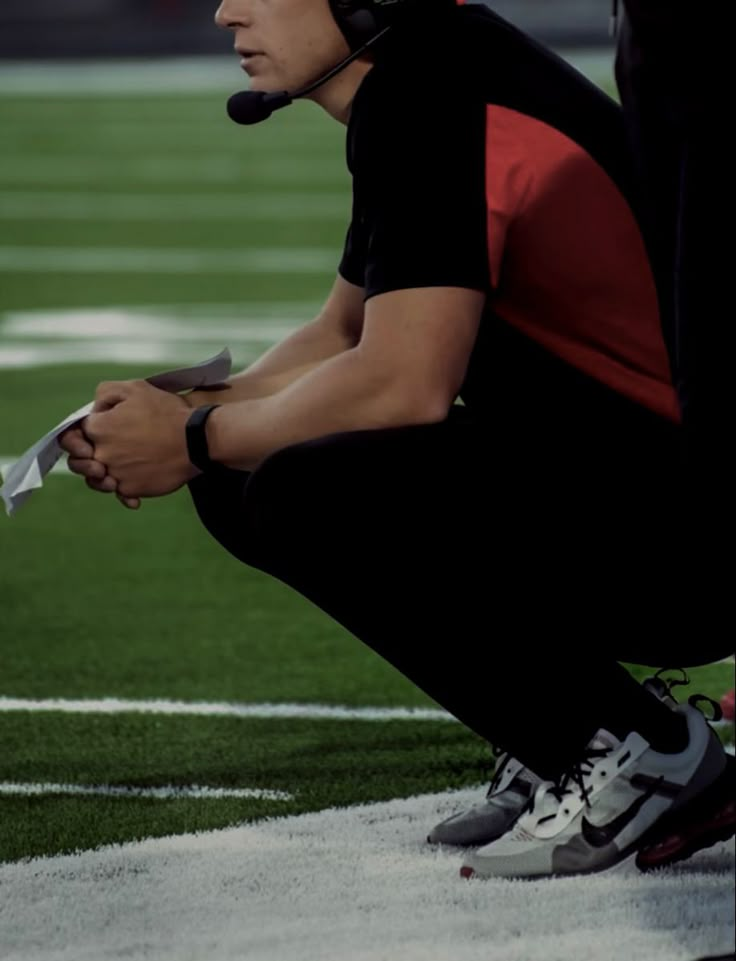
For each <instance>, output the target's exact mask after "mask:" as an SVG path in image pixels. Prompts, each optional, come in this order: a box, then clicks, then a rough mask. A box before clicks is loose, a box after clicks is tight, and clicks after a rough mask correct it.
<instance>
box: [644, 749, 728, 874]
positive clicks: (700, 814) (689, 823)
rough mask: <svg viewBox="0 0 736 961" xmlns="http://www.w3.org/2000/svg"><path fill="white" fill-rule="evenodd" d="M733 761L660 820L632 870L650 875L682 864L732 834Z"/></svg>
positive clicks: (725, 839)
mask: <svg viewBox="0 0 736 961" xmlns="http://www.w3.org/2000/svg"><path fill="white" fill-rule="evenodd" d="M735 773H736V761H734V758H733V757H730V756H729V757H728V759H727V763H726V769H725V770H724V772H723V774H721V776H720V777H719V778H718V779H717V780H716V781H714V782H713V784H711V786H710V787H709V788H708V789H707V790H706V791H704V792H703V793H702V794H701V795H699V796H698V797H696V798H694V799H693V800H692V801H691V802H690V803H689V804H686V805H684V806H683V807H682V808H680V809H679V810H678V811H676V812H674V813H673V814H672V815H671V816H670V817H669V818H668V819H667V820H666V822H665V818H662V819H660V822H659V823H658V824H657V832H656V835H655V836H654V837H652V838H649V839H647V843H646V844H645V845H644V846H643V847H642V848H641V849H640V850H639V851H638V852H637V855H636V866H637V867H638V868H639V870H640V871H652V870H654V869H655V868H661V867H664V866H665V865H666V864H674V863H675V862H676V861H684V860H685V859H686V858H689V857H692V855H693V854H695V852H696V851H700V850H701V849H702V848H709V847H712V845H714V844H717V843H718V842H719V841H727V840H728V839H729V838H731V837H733V836H734V834H736V780H735V779H734V774H735Z"/></svg>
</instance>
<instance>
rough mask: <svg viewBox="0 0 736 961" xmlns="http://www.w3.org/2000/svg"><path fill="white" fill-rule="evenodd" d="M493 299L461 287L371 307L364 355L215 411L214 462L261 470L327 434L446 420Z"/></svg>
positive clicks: (403, 293)
mask: <svg viewBox="0 0 736 961" xmlns="http://www.w3.org/2000/svg"><path fill="white" fill-rule="evenodd" d="M484 300H485V298H484V295H483V294H482V293H480V292H478V291H473V290H466V289H462V288H422V289H411V290H400V291H393V292H389V293H385V294H381V295H379V296H376V297H374V298H372V299H371V300H369V301H368V303H367V304H366V316H365V325H364V330H363V335H362V337H361V340H360V342H359V344H358V345H357V346H355V347H354V348H352V349H349V350H346V351H343V352H341V353H340V354H339V355H336V356H333V357H332V358H330V359H329V360H326V361H324V362H323V363H322V364H320V365H319V366H318V367H317V368H316V369H314V370H312V371H311V372H310V373H307V374H304V375H303V376H301V377H300V378H299V379H298V380H296V381H294V382H292V383H291V384H290V385H289V386H288V387H286V388H285V389H284V390H281V391H279V392H278V393H276V394H273V395H270V396H268V397H261V398H254V399H247V400H243V401H240V402H238V403H235V404H230V405H227V406H225V407H222V408H220V409H219V410H216V411H215V412H214V413H213V414H212V415H211V417H210V419H209V421H208V423H207V438H208V444H209V450H210V456H211V457H212V458H213V460H216V461H220V462H221V463H223V464H226V465H227V466H228V467H234V468H239V469H241V470H253V469H255V468H256V467H257V466H258V464H259V463H260V462H261V461H263V460H264V459H265V458H266V457H267V456H268V455H269V454H271V453H273V452H274V451H277V450H280V449H282V448H285V447H288V446H290V445H291V444H295V443H299V442H301V441H305V440H310V439H312V438H316V437H321V436H324V435H326V434H332V433H339V432H342V431H355V430H372V429H380V428H389V427H396V426H401V425H409V424H422V423H432V422H436V421H440V420H443V419H444V418H445V417H446V416H447V412H448V410H449V408H450V406H451V405H452V403H453V401H454V399H455V397H456V395H457V393H458V391H459V389H460V386H461V384H462V381H463V379H464V377H465V372H466V369H467V365H468V361H469V358H470V354H471V352H472V349H473V344H474V342H475V338H476V335H477V331H478V325H479V323H480V317H481V312H482V309H483V304H484Z"/></svg>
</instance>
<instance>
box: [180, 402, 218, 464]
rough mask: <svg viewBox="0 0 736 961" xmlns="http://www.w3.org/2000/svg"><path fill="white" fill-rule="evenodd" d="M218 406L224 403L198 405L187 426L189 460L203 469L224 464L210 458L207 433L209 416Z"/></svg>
mask: <svg viewBox="0 0 736 961" xmlns="http://www.w3.org/2000/svg"><path fill="white" fill-rule="evenodd" d="M218 407H222V404H207V405H205V406H204V407H197V408H196V409H195V410H193V411H192V413H191V415H190V417H189V420H188V421H187V425H186V428H185V430H186V437H187V452H188V454H189V460H190V461H191V462H192V463H193V464H194V466H195V467H198V468H199V469H200V470H201V471H207V470H212V468H213V467H222V464H218V462H217V461H214V460H211V459H210V452H209V448H208V447H207V434H206V433H205V425H206V423H207V418H208V417H209V416H210V414H211V413H212V411H213V410H217V408H218Z"/></svg>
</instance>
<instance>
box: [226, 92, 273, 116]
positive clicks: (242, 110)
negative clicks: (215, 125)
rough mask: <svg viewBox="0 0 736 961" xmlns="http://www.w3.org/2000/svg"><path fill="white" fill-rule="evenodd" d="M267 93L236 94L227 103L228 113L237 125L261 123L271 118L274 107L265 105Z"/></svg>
mask: <svg viewBox="0 0 736 961" xmlns="http://www.w3.org/2000/svg"><path fill="white" fill-rule="evenodd" d="M265 98H266V94H265V93H251V92H250V91H247V90H245V91H243V92H242V93H234V94H233V95H232V97H230V99H229V100H228V102H227V113H228V116H229V117H230V119H231V120H234V121H235V123H242V124H251V123H260V122H261V120H266V118H267V117H270V116H271V110H272V107H271V106H270V104H268V103H265V102H264V101H265Z"/></svg>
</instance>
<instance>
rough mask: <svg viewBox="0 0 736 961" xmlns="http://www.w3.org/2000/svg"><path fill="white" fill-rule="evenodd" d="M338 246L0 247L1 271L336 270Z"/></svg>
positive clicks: (157, 272) (176, 271)
mask: <svg viewBox="0 0 736 961" xmlns="http://www.w3.org/2000/svg"><path fill="white" fill-rule="evenodd" d="M339 260H340V251H339V250H332V249H329V248H326V247H292V248H285V247H273V248H268V247H263V248H258V247H244V248H242V249H240V250H233V249H231V248H226V249H223V250H219V251H218V250H211V249H210V250H191V249H186V248H182V249H178V248H176V247H154V248H151V249H149V250H146V249H144V248H140V247H36V246H32V245H30V244H29V245H28V246H25V247H0V271H5V272H10V273H32V274H38V273H48V272H49V271H58V272H62V273H113V274H119V273H126V274H127V273H135V274H191V273H202V274H239V273H259V274H263V273H271V274H320V273H327V272H330V271H336V270H337V265H338V263H339Z"/></svg>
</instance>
